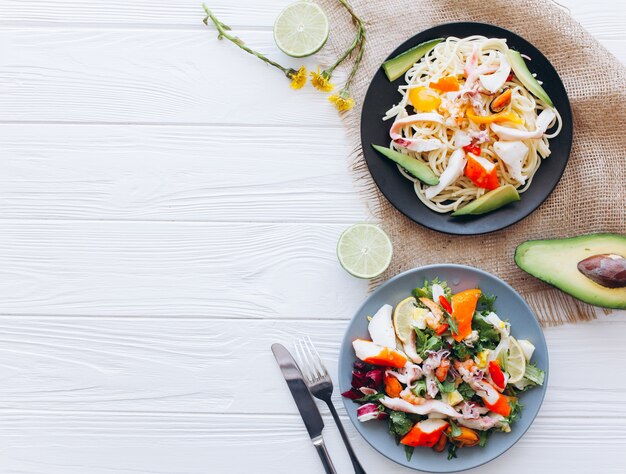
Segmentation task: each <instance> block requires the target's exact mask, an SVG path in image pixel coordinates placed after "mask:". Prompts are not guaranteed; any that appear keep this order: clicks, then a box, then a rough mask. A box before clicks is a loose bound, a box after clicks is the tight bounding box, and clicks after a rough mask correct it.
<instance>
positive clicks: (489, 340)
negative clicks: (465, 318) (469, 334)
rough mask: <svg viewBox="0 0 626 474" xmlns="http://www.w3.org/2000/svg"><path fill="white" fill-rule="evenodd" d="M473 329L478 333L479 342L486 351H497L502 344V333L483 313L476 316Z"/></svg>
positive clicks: (473, 320) (473, 319)
mask: <svg viewBox="0 0 626 474" xmlns="http://www.w3.org/2000/svg"><path fill="white" fill-rule="evenodd" d="M472 329H475V330H476V331H478V340H479V341H480V344H481V346H482V347H483V348H485V349H495V348H496V346H497V345H498V343H499V342H500V333H499V332H498V331H497V330H496V328H495V327H493V324H491V323H490V322H489V321H487V320H486V319H485V316H484V315H482V314H481V313H476V314H474V317H473V318H472Z"/></svg>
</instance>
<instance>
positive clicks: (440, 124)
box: [383, 36, 561, 213]
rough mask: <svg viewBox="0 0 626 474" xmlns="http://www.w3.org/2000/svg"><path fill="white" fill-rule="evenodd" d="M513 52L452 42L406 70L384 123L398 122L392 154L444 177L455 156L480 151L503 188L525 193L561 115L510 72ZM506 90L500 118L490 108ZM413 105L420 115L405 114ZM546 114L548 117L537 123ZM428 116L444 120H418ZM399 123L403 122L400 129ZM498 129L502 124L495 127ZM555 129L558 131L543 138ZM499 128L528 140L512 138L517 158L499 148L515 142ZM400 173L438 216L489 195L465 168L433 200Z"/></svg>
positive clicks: (488, 41) (484, 41) (498, 43)
mask: <svg viewBox="0 0 626 474" xmlns="http://www.w3.org/2000/svg"><path fill="white" fill-rule="evenodd" d="M507 51H508V46H507V44H506V40H504V39H497V38H486V37H483V36H470V37H467V38H456V37H449V38H447V39H446V40H445V41H443V42H441V43H439V44H438V45H437V46H435V47H434V48H433V49H432V50H431V51H430V52H429V53H428V54H426V55H425V56H424V57H423V58H421V59H420V60H419V61H418V62H417V63H415V64H414V65H413V67H411V68H410V69H409V70H408V71H407V72H406V75H405V80H406V84H403V85H401V86H400V87H399V89H398V90H399V93H400V95H401V99H400V101H399V103H398V104H396V105H394V106H392V107H391V108H390V109H389V110H388V111H387V113H386V115H385V117H384V119H383V120H389V119H392V118H393V119H395V120H394V122H395V124H396V126H395V127H392V131H394V130H395V133H396V136H395V138H394V135H393V133H392V141H391V148H393V149H395V150H397V151H400V152H402V153H405V154H408V155H410V156H412V157H414V158H416V159H418V160H421V161H423V162H424V163H426V164H427V165H428V166H429V167H430V168H431V169H432V170H433V172H434V173H435V174H436V175H437V176H439V177H441V175H442V174H443V172H444V170H446V168H447V167H448V165H449V161H450V157H451V156H452V154H453V153H454V151H455V150H458V149H459V148H464V147H465V150H466V151H468V152H475V151H477V150H479V154H480V158H481V159H482V160H480V162H481V163H484V164H485V166H487V168H491V167H492V166H493V165H495V173H496V175H497V180H498V183H499V185H500V186H502V185H505V184H511V185H513V186H514V187H515V188H517V190H518V192H519V193H523V192H524V191H526V190H527V189H528V188H529V187H530V185H531V184H532V180H533V176H534V175H535V173H536V172H537V170H538V169H539V167H540V165H541V162H542V160H543V159H545V158H547V157H548V156H549V155H550V144H549V139H551V138H554V137H555V136H557V135H558V134H559V132H560V130H561V117H560V115H559V113H558V111H557V110H556V109H555V108H553V107H551V106H550V105H549V104H547V103H546V102H544V101H542V100H541V99H539V98H537V97H535V96H534V95H533V94H532V93H531V92H530V91H529V90H528V89H527V88H526V87H525V86H524V85H523V83H522V82H521V81H520V80H519V78H517V77H516V76H515V75H514V74H510V71H511V68H510V65H509V64H508V61H507V59H506V52H507ZM442 79H443V80H442ZM507 89H510V92H507V93H506V96H504V97H503V101H505V102H506V103H505V105H504V106H503V108H502V110H499V111H497V113H495V111H492V110H490V104H491V103H492V101H493V100H494V98H496V97H498V96H499V95H500V94H503V93H504V91H506V90H507ZM411 91H414V92H411ZM424 91H426V92H427V94H424ZM412 98H413V100H412ZM413 102H415V103H413ZM411 107H412V108H413V110H414V111H415V115H411V114H409V112H408V111H407V109H410V108H411ZM544 110H546V111H547V112H546V113H545V114H543V115H544V117H542V118H541V119H540V120H538V118H539V117H540V115H542V111H544ZM426 115H429V116H433V115H438V116H439V117H440V118H441V119H440V120H434V119H432V117H431V118H430V119H429V120H419V118H420V117H421V116H426ZM411 117H416V119H417V120H415V121H413V120H411ZM402 119H406V120H402ZM399 120H402V122H400V123H398V121H399ZM548 121H549V123H542V122H548ZM496 123H497V125H498V126H492V124H496ZM542 126H543V127H542ZM554 126H555V128H554V131H551V133H549V134H548V133H545V132H546V130H547V129H548V128H550V127H554ZM502 127H506V128H502ZM493 128H495V129H499V130H509V131H510V130H511V129H513V132H512V135H515V134H517V135H520V136H521V137H522V138H520V139H519V140H514V141H518V142H521V143H523V145H518V146H517V148H516V150H517V151H516V152H517V155H516V157H515V158H514V159H510V157H509V156H507V155H506V154H505V151H506V150H509V149H510V148H511V147H510V145H507V144H504V145H500V146H499V147H498V146H495V144H496V143H498V142H500V143H502V142H503V141H507V140H508V141H509V142H510V141H511V137H507V138H506V139H503V138H502V137H500V136H499V135H498V133H496V132H495V131H494V130H493ZM516 131H519V132H523V133H519V132H516ZM500 133H501V134H502V135H506V134H505V133H503V132H502V131H501V132H500ZM531 136H532V137H531ZM529 137H531V138H529ZM433 143H435V145H434V146H433ZM426 145H428V146H426ZM476 147H478V148H476ZM433 148H434V149H433ZM520 149H521V150H522V152H521V154H520V153H519V152H520ZM415 150H418V151H415ZM423 150H425V151H423ZM525 150H527V151H525ZM498 152H499V153H498ZM485 159H486V161H485ZM516 160H517V161H516ZM463 166H464V164H463ZM399 169H400V172H401V173H402V174H403V175H404V176H405V177H406V178H407V179H410V180H411V181H413V183H414V187H415V192H416V194H417V197H418V198H419V199H420V200H421V201H422V202H423V203H424V204H425V205H426V206H427V207H429V208H430V209H432V210H433V211H436V212H440V213H446V212H452V211H455V210H457V209H458V208H460V207H463V206H464V205H466V204H468V203H469V202H471V201H473V200H475V199H477V198H479V197H480V196H482V195H483V194H484V193H485V192H487V191H488V189H486V188H485V187H481V185H479V184H477V182H476V180H473V179H471V178H472V177H471V176H467V175H468V173H467V170H465V173H457V174H455V178H456V179H454V180H453V182H451V183H449V184H446V185H445V187H443V189H442V190H441V191H439V192H438V193H437V194H436V195H435V196H433V197H431V198H430V199H429V198H428V197H427V196H426V190H427V189H428V188H429V186H428V185H426V184H424V183H422V182H421V181H419V180H418V179H416V178H415V177H413V176H411V175H409V174H408V173H407V172H406V171H405V170H403V169H402V168H401V167H400V166H399ZM491 172H492V173H493V170H492V171H491ZM448 175H450V173H448ZM479 183H480V181H479ZM429 194H431V195H432V194H433V193H432V192H431V193H429Z"/></svg>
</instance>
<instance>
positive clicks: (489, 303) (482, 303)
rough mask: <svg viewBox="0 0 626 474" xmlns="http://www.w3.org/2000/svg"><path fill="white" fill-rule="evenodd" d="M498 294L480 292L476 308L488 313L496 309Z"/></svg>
mask: <svg viewBox="0 0 626 474" xmlns="http://www.w3.org/2000/svg"><path fill="white" fill-rule="evenodd" d="M496 298H497V296H496V295H491V296H490V295H487V294H485V293H482V292H481V294H480V297H479V298H478V303H477V304H476V308H477V310H478V311H480V312H483V311H484V312H486V313H487V314H489V313H491V312H492V311H493V309H494V305H495V303H496Z"/></svg>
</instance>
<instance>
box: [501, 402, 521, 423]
mask: <svg viewBox="0 0 626 474" xmlns="http://www.w3.org/2000/svg"><path fill="white" fill-rule="evenodd" d="M509 406H510V407H511V413H510V414H509V416H508V417H506V418H505V419H504V422H505V423H508V424H509V425H510V424H512V423H515V422H516V421H517V420H519V419H520V418H521V417H522V408H524V405H522V404H521V403H520V402H519V400H511V399H509Z"/></svg>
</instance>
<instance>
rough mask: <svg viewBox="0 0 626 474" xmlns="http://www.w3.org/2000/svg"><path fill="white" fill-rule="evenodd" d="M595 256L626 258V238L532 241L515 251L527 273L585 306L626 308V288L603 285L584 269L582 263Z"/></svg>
mask: <svg viewBox="0 0 626 474" xmlns="http://www.w3.org/2000/svg"><path fill="white" fill-rule="evenodd" d="M594 256H608V257H613V258H616V257H620V256H621V257H622V258H624V257H626V235H619V234H590V235H581V236H579V237H571V238H567V239H552V240H529V241H527V242H524V243H523V244H521V245H520V246H519V247H517V249H516V250H515V263H516V264H517V266H518V267H520V268H521V269H522V270H524V271H525V272H528V273H530V274H531V275H532V276H534V277H536V278H539V279H540V280H543V281H545V282H546V283H548V284H550V285H552V286H555V287H557V288H558V289H559V290H561V291H564V292H565V293H569V294H570V295H572V296H573V297H574V298H577V299H579V300H581V301H584V302H585V303H589V304H592V305H596V306H602V307H605V308H616V309H626V287H624V286H622V287H617V288H610V287H607V286H604V285H601V284H599V283H597V282H596V281H594V280H592V279H591V278H590V277H589V276H586V275H585V274H584V273H583V271H582V270H581V269H580V267H581V265H579V264H580V263H581V262H583V261H585V260H587V261H589V259H590V257H594ZM592 261H593V259H592ZM583 265H584V264H583ZM625 268H626V267H625ZM615 276H617V275H615ZM599 281H601V280H599ZM622 283H623V275H622Z"/></svg>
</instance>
